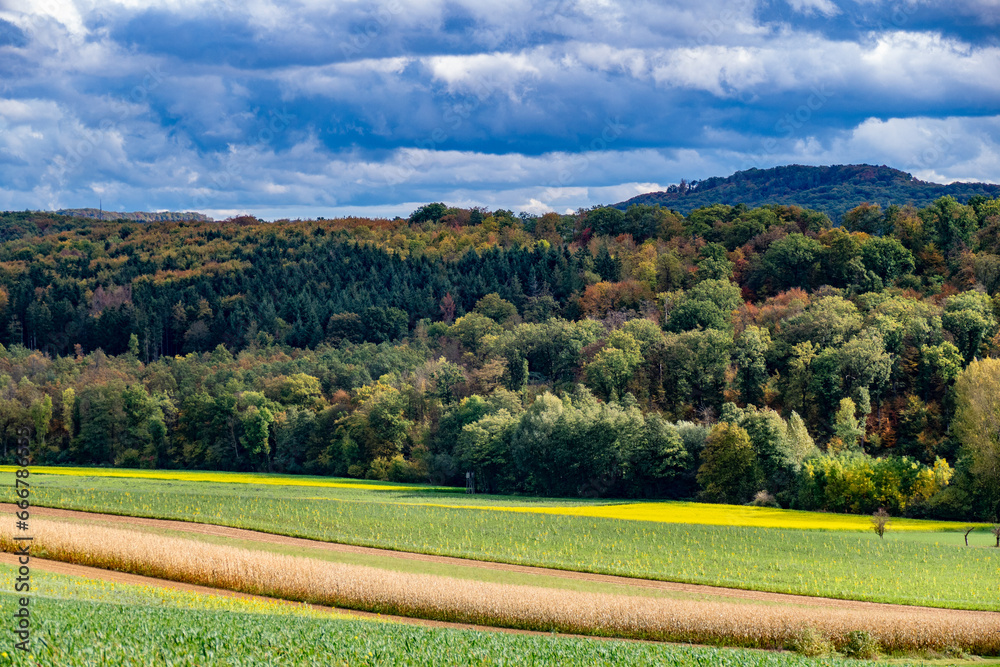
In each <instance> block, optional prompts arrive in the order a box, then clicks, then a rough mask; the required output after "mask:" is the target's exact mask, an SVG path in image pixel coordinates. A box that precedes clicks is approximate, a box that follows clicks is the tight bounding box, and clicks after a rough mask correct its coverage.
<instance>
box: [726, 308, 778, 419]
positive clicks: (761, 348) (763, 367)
mask: <svg viewBox="0 0 1000 667" xmlns="http://www.w3.org/2000/svg"><path fill="white" fill-rule="evenodd" d="M770 347H771V335H770V334H769V333H768V331H767V329H762V328H760V327H755V326H749V327H747V328H745V329H744V330H743V331H742V332H741V333H740V335H739V336H737V337H736V340H735V341H734V345H733V361H735V362H736V366H737V371H736V382H737V386H738V387H739V389H740V394H741V395H742V397H743V401H744V402H745V403H754V404H756V405H760V403H761V400H762V398H763V393H764V391H763V389H764V384H765V383H766V382H767V380H768V374H767V359H766V355H767V352H768V350H769V349H770Z"/></svg>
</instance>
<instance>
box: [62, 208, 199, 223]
mask: <svg viewBox="0 0 1000 667" xmlns="http://www.w3.org/2000/svg"><path fill="white" fill-rule="evenodd" d="M55 213H56V214H57V215H68V216H72V217H74V218H93V219H95V220H134V221H136V222H180V221H182V220H197V221H198V222H212V218H210V217H208V216H207V215H205V214H204V213H194V212H192V211H183V212H181V211H155V212H150V211H131V212H125V211H102V210H99V209H96V208H61V209H59V210H58V211H55Z"/></svg>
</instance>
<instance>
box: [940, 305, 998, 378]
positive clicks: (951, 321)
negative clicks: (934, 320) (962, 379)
mask: <svg viewBox="0 0 1000 667" xmlns="http://www.w3.org/2000/svg"><path fill="white" fill-rule="evenodd" d="M941 324H943V325H944V328H945V329H947V330H948V331H949V332H951V335H952V336H954V337H955V346H956V347H958V349H959V351H960V352H961V353H962V356H963V357H965V360H966V362H969V361H972V360H973V359H974V358H975V357H976V355H978V354H979V348H980V347H981V346H982V344H983V342H985V341H987V340H989V339H990V338H992V337H993V336H994V335H995V334H996V333H997V319H996V317H995V316H994V314H993V302H992V301H991V300H990V297H989V296H988V295H986V294H983V293H982V292H976V291H975V290H969V291H968V292H962V293H961V294H956V295H954V296H951V297H948V300H947V301H945V304H944V314H943V315H942V316H941Z"/></svg>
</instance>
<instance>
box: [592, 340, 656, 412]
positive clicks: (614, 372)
mask: <svg viewBox="0 0 1000 667" xmlns="http://www.w3.org/2000/svg"><path fill="white" fill-rule="evenodd" d="M625 336H628V334H625ZM629 338H631V336H629ZM622 347H624V348H625V349H622V348H618V347H605V348H604V349H603V350H601V351H600V352H598V353H597V356H596V357H594V360H593V361H592V362H590V363H589V364H588V365H587V381H588V383H589V384H590V386H592V387H594V388H595V389H597V390H598V391H600V392H601V393H602V394H603V395H604V396H605V397H606V398H615V399H616V398H618V397H620V396H622V395H623V394H624V393H625V391H626V387H627V386H628V382H629V380H631V379H632V374H633V373H634V372H635V369H636V368H637V367H638V366H639V364H640V363H641V362H642V357H641V356H640V355H639V345H638V343H636V342H635V340H634V339H633V340H632V341H631V345H622Z"/></svg>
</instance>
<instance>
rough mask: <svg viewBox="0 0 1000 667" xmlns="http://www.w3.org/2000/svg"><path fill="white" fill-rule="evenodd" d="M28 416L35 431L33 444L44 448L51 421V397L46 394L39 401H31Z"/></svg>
mask: <svg viewBox="0 0 1000 667" xmlns="http://www.w3.org/2000/svg"><path fill="white" fill-rule="evenodd" d="M28 414H30V415H31V423H32V425H33V426H34V429H35V442H36V443H38V445H39V446H40V447H44V446H45V438H46V437H47V436H48V434H49V425H50V423H51V421H52V397H51V396H49V395H48V394H46V395H45V396H43V397H42V398H41V399H35V400H34V401H32V402H31V407H30V408H29V409H28Z"/></svg>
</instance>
